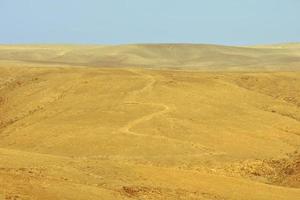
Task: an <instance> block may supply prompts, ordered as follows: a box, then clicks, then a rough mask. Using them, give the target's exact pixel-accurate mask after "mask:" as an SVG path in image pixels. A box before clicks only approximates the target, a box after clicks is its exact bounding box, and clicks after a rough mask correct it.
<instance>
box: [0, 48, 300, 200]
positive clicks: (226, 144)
mask: <svg viewBox="0 0 300 200" xmlns="http://www.w3.org/2000/svg"><path fill="white" fill-rule="evenodd" d="M0 199H5V200H23V199H24V200H31V199H33V200H56V199H57V200H59V199H68V200H123V199H124V200H130V199H133V200H134V199H136V200H169V199H170V200H184V199H187V200H297V199H300V44H284V45H269V46H267V45H266V46H252V47H229V46H217V45H188V44H182V45H179V44H177V45H172V44H169V45H168V44H164V45H121V46H76V45H74V46H72V45H65V46H59V45H48V46H45V45H23V46H15V45H2V46H1V45H0Z"/></svg>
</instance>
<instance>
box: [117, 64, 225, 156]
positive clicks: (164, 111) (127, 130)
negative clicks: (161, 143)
mask: <svg viewBox="0 0 300 200" xmlns="http://www.w3.org/2000/svg"><path fill="white" fill-rule="evenodd" d="M129 71H131V72H133V73H135V74H138V75H139V76H143V77H145V79H148V83H147V84H146V85H145V86H144V87H143V88H141V89H138V90H135V91H133V92H132V93H131V95H132V96H133V98H135V96H137V95H139V94H141V93H145V92H151V90H152V89H153V85H154V84H155V83H156V79H155V78H154V76H152V75H148V74H144V73H141V72H138V71H137V70H133V69H131V70H129ZM126 103H128V104H140V105H149V106H157V107H161V108H162V110H160V111H157V112H154V113H151V114H148V115H145V116H142V117H140V118H138V119H135V120H133V121H130V122H128V123H127V124H126V125H125V126H123V127H121V128H120V129H118V131H117V132H119V133H120V132H121V133H125V134H130V135H134V136H139V137H151V138H154V139H159V140H167V141H173V142H175V143H178V144H187V145H190V146H192V147H194V148H198V149H202V150H204V151H206V152H204V153H203V154H209V155H212V154H213V155H223V154H224V153H223V152H215V150H213V149H211V148H209V147H206V146H203V145H199V144H195V143H192V142H187V141H183V140H179V139H175V138H170V137H168V136H162V135H149V134H143V133H137V132H134V131H132V130H131V129H132V128H133V127H135V126H136V125H138V124H141V123H143V122H145V121H150V120H151V119H153V118H155V117H157V116H160V115H165V114H167V113H169V112H170V111H171V110H173V109H175V108H173V107H172V108H171V106H169V105H166V104H162V103H152V102H151V103H149V102H147V103H145V102H137V101H130V102H126Z"/></svg>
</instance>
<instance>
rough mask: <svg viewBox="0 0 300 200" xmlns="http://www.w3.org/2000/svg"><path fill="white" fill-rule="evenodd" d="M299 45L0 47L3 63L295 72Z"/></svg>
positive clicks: (299, 60)
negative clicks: (16, 61) (22, 62)
mask: <svg viewBox="0 0 300 200" xmlns="http://www.w3.org/2000/svg"><path fill="white" fill-rule="evenodd" d="M299 52H300V45H299V44H281V45H270V46H255V47H230V46H218V45H200V44H199V45H196V44H195V45H192V44H157V45H155V44H150V45H146V44H145V45H116V46H84V45H82V46H76V45H69V46H57V45H52V46H51V45H50V46H43V45H35V46H34V45H33V46H30V45H25V46H11V45H2V46H0V60H13V61H15V60H18V61H25V62H40V63H53V64H55V63H56V64H70V65H88V66H97V67H128V66H131V67H134V66H139V67H159V68H162V67H168V68H192V69H194V68H196V69H203V70H239V68H240V67H241V66H243V68H242V70H253V69H254V70H257V69H260V70H261V69H265V70H274V69H278V70H295V69H298V66H299V62H300V53H299Z"/></svg>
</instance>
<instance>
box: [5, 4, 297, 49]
mask: <svg viewBox="0 0 300 200" xmlns="http://www.w3.org/2000/svg"><path fill="white" fill-rule="evenodd" d="M286 42H300V0H0V43H1V44H24V43H26V44H35V43H38V44H58V43H62V44H128V43H205V44H223V45H254V44H271V43H286Z"/></svg>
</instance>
